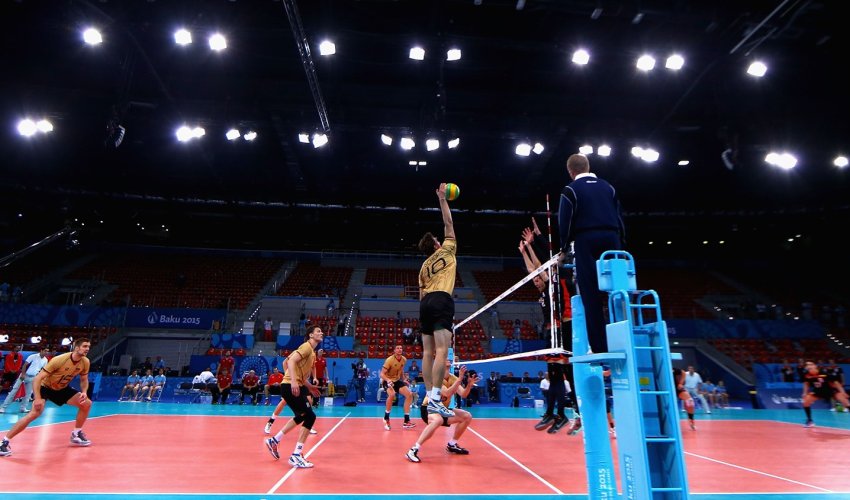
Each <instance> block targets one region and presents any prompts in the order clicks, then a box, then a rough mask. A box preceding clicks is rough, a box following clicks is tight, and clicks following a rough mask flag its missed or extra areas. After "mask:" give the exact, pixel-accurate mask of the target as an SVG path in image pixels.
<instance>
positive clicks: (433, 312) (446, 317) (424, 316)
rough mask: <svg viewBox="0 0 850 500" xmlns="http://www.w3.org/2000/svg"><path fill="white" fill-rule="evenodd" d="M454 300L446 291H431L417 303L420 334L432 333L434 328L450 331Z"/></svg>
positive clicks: (452, 324)
mask: <svg viewBox="0 0 850 500" xmlns="http://www.w3.org/2000/svg"><path fill="white" fill-rule="evenodd" d="M454 318H455V301H454V299H453V298H452V296H451V295H449V294H448V293H446V292H431V293H429V294H426V295H425V296H424V297H422V302H420V303H419V324H420V326H421V328H422V335H434V331H435V330H448V331H450V332H451V331H452V326H454Z"/></svg>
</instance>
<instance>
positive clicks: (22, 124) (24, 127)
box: [18, 118, 38, 137]
mask: <svg viewBox="0 0 850 500" xmlns="http://www.w3.org/2000/svg"><path fill="white" fill-rule="evenodd" d="M36 132H38V126H37V125H36V124H35V122H34V121H32V120H30V119H29V118H24V119H23V120H21V121H19V122H18V133H19V134H21V135H22V136H24V137H31V136H33V135H35V133H36Z"/></svg>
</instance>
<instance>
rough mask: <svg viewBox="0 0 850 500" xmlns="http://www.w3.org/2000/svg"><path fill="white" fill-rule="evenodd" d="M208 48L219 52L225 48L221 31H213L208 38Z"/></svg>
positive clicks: (225, 43)
mask: <svg viewBox="0 0 850 500" xmlns="http://www.w3.org/2000/svg"><path fill="white" fill-rule="evenodd" d="M209 44H210V49H212V50H214V51H216V52H219V51H222V50H224V49H226V48H227V40H226V39H225V38H224V35H222V34H221V33H215V34H214V35H212V36H211V37H210V39H209Z"/></svg>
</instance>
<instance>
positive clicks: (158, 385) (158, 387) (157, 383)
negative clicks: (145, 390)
mask: <svg viewBox="0 0 850 500" xmlns="http://www.w3.org/2000/svg"><path fill="white" fill-rule="evenodd" d="M165 372H166V369H165V368H160V369H159V371H158V372H157V375H156V376H155V377H154V378H153V386H151V390H150V393H149V394H148V397H147V400H148V401H151V400H152V399H153V398H154V396H156V393H157V392H159V394H160V397H162V391H164V390H165V381H166V379H165Z"/></svg>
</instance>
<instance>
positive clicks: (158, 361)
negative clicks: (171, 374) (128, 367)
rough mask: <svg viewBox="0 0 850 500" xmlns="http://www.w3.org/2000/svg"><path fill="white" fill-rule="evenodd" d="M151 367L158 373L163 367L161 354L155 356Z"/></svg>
mask: <svg viewBox="0 0 850 500" xmlns="http://www.w3.org/2000/svg"><path fill="white" fill-rule="evenodd" d="M153 369H154V370H155V371H156V372H157V373H158V372H159V371H160V370H164V369H165V360H164V359H162V356H157V357H156V362H155V363H154V364H153Z"/></svg>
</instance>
